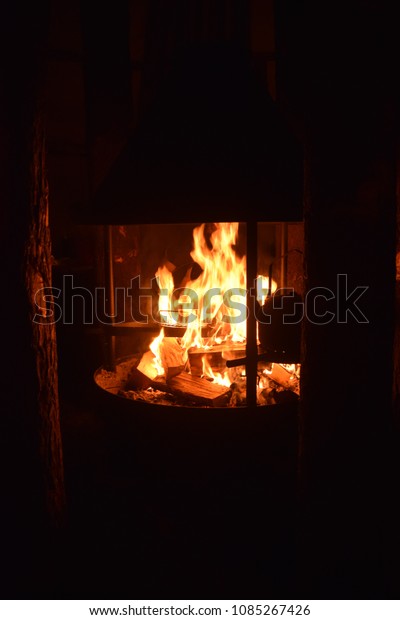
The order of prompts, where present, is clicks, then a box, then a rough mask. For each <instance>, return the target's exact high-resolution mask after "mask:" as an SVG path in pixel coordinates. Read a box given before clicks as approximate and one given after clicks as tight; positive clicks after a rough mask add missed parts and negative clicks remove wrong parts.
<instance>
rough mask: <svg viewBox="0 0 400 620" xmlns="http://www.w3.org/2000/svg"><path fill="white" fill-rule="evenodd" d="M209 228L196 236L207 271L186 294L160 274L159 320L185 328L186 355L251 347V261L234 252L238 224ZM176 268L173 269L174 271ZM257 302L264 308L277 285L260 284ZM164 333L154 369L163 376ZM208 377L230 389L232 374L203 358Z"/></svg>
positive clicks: (261, 280) (156, 344) (155, 346)
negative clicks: (248, 285)
mask: <svg viewBox="0 0 400 620" xmlns="http://www.w3.org/2000/svg"><path fill="white" fill-rule="evenodd" d="M207 226H208V225H206V224H201V226H198V227H197V228H195V229H194V230H193V249H192V251H191V254H190V256H191V258H192V259H193V261H194V263H197V265H199V266H200V267H201V269H202V271H201V274H200V275H199V276H198V277H197V278H196V279H193V280H191V279H189V280H188V281H187V282H185V283H184V285H183V286H182V288H181V289H178V290H177V289H176V288H175V283H174V278H173V273H172V271H170V269H169V268H168V266H166V265H164V266H162V267H159V269H158V270H157V273H156V274H155V275H156V278H157V281H158V284H159V288H160V294H159V307H158V310H159V315H160V319H161V322H162V324H164V325H171V326H179V325H184V326H186V330H185V333H184V335H183V337H182V338H181V339H180V346H181V347H182V350H183V351H184V352H185V353H186V354H187V352H188V351H189V350H196V349H205V350H210V349H211V348H212V347H213V346H215V345H220V344H223V345H225V346H226V347H229V346H230V345H232V344H237V343H243V349H244V348H245V344H244V343H245V341H246V318H247V308H246V256H245V255H243V256H240V255H239V254H238V253H237V252H236V249H235V246H236V243H237V240H238V233H239V223H238V222H229V223H218V224H214V225H213V230H212V232H211V233H210V232H209V229H208V228H207ZM169 267H171V265H169ZM256 285H257V299H258V301H259V302H260V303H264V301H265V299H266V298H267V296H268V294H269V295H270V294H271V293H273V292H274V291H275V290H276V288H277V285H276V283H275V282H274V281H273V280H272V282H271V286H270V282H269V278H268V277H266V276H259V277H258V278H257V282H256ZM163 338H164V331H163V329H162V330H161V332H160V334H159V335H158V336H157V338H155V339H154V340H153V342H152V343H151V345H150V349H151V351H152V352H153V354H154V356H155V358H154V365H155V366H156V367H157V371H158V374H163V370H165V369H163V367H162V361H161V359H162V356H161V355H160V345H161V343H162V341H163ZM202 365H203V376H206V377H208V378H210V379H212V380H213V381H214V382H216V383H219V384H221V385H225V386H228V387H229V385H230V384H231V379H230V377H229V373H228V369H226V370H225V371H224V372H222V373H221V372H215V371H213V369H212V367H211V365H210V363H209V361H208V359H207V357H206V355H204V356H203V360H202Z"/></svg>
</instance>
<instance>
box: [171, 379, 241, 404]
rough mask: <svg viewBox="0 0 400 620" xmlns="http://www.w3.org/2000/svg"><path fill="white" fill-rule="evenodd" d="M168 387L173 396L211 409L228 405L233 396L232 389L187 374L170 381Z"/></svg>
mask: <svg viewBox="0 0 400 620" xmlns="http://www.w3.org/2000/svg"><path fill="white" fill-rule="evenodd" d="M167 385H168V388H169V389H170V390H171V392H172V393H173V394H176V395H177V396H183V397H185V398H188V397H189V398H190V399H191V400H192V401H193V402H195V403H196V404H199V405H208V406H209V407H219V406H224V405H226V404H227V402H228V400H229V398H230V395H231V390H230V388H227V387H224V386H222V385H218V384H217V383H212V382H210V381H208V380H207V379H203V378H201V377H195V376H193V375H189V374H188V373H187V372H182V373H181V374H180V375H178V376H176V377H173V378H172V379H169V381H168V383H167ZM159 389H160V388H159Z"/></svg>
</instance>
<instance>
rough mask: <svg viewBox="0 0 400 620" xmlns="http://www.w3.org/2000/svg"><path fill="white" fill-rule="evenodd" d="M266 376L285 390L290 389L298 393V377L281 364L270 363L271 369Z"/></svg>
mask: <svg viewBox="0 0 400 620" xmlns="http://www.w3.org/2000/svg"><path fill="white" fill-rule="evenodd" d="M268 377H269V378H270V379H272V380H273V381H275V383H278V384H279V385H281V386H282V387H284V388H286V389H287V390H292V392H294V393H295V394H297V395H299V394H300V387H299V380H298V378H297V377H296V375H294V374H293V373H291V372H289V371H288V370H286V368H284V367H283V366H281V364H272V370H271V373H270V374H268Z"/></svg>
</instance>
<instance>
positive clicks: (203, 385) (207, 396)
mask: <svg viewBox="0 0 400 620" xmlns="http://www.w3.org/2000/svg"><path fill="white" fill-rule="evenodd" d="M154 359H155V355H154V354H153V353H152V352H151V351H147V352H146V353H145V354H144V355H143V356H142V358H141V359H140V362H139V364H138V365H137V366H136V367H135V368H133V369H132V370H131V372H130V375H129V377H128V380H127V383H126V386H125V389H126V390H141V389H147V388H149V387H152V388H154V389H157V390H160V391H163V392H168V393H170V394H174V395H176V396H177V397H178V398H183V399H188V400H190V401H191V402H192V403H194V404H198V405H207V406H209V407H219V406H224V405H227V404H228V402H229V399H230V396H231V389H230V388H227V387H225V386H221V385H218V384H217V383H213V382H211V381H209V380H208V379H205V378H204V377H200V376H195V375H193V374H189V372H188V371H189V364H188V359H187V353H186V351H184V350H183V349H182V347H181V346H180V344H179V342H178V341H177V339H176V338H170V337H166V338H164V339H163V340H162V342H161V344H160V359H161V363H162V366H163V369H164V375H163V376H159V375H158V374H157V370H156V368H155V365H154Z"/></svg>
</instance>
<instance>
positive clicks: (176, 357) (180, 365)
mask: <svg viewBox="0 0 400 620" xmlns="http://www.w3.org/2000/svg"><path fill="white" fill-rule="evenodd" d="M160 357H161V363H162V366H163V368H164V372H165V376H166V377H167V379H171V378H172V377H175V376H176V375H179V373H181V372H182V370H184V368H185V366H186V362H187V354H186V352H185V351H184V350H183V349H182V347H181V346H180V344H179V343H178V341H177V339H176V338H169V337H167V338H163V340H162V341H161V343H160ZM153 378H154V377H153Z"/></svg>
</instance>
